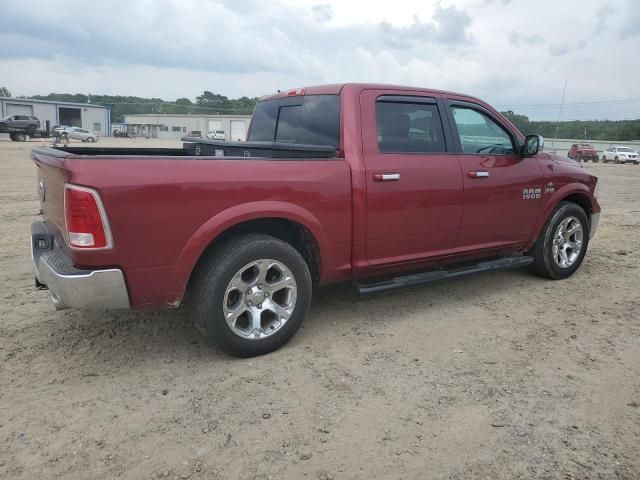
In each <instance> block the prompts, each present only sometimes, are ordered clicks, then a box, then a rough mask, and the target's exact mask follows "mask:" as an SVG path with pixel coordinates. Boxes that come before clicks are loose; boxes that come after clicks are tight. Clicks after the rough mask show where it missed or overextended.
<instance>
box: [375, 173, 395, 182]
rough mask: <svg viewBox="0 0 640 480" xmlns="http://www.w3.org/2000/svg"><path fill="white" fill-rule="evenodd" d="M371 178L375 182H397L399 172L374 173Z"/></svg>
mask: <svg viewBox="0 0 640 480" xmlns="http://www.w3.org/2000/svg"><path fill="white" fill-rule="evenodd" d="M373 180H374V181H376V182H397V181H398V180H400V174H399V173H374V174H373Z"/></svg>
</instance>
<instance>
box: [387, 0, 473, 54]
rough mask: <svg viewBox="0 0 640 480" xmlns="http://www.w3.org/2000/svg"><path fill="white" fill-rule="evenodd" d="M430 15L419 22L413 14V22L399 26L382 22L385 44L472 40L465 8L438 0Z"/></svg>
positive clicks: (469, 20) (443, 42) (444, 42)
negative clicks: (424, 20)
mask: <svg viewBox="0 0 640 480" xmlns="http://www.w3.org/2000/svg"><path fill="white" fill-rule="evenodd" d="M432 18H433V20H432V21H426V22H422V21H420V19H419V18H418V17H417V16H414V18H413V23H411V24H409V25H404V26H399V27H396V26H394V25H392V24H391V23H389V22H381V23H380V24H378V31H379V33H380V35H382V37H383V38H384V42H385V43H386V45H388V46H390V47H392V48H399V49H402V48H409V47H413V46H415V45H417V44H425V43H427V44H429V43H431V44H439V45H451V46H455V45H464V44H468V43H471V41H472V40H471V36H470V34H469V32H468V27H469V25H470V24H471V17H470V16H469V15H468V14H467V13H466V12H464V11H462V10H459V9H457V8H456V7H447V8H443V7H442V6H441V5H440V4H438V5H437V6H436V8H435V12H434V14H433V17H432Z"/></svg>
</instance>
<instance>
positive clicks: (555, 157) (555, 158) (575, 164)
mask: <svg viewBox="0 0 640 480" xmlns="http://www.w3.org/2000/svg"><path fill="white" fill-rule="evenodd" d="M547 155H548V157H549V159H550V160H553V161H554V162H556V163H562V164H563V165H571V166H572V167H578V168H583V166H582V164H581V163H580V162H576V161H575V160H571V159H570V158H567V157H562V156H560V155H557V154H555V153H547Z"/></svg>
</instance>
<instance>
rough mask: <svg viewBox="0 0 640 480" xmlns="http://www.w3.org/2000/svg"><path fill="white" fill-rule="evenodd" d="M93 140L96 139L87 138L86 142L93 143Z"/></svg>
mask: <svg viewBox="0 0 640 480" xmlns="http://www.w3.org/2000/svg"><path fill="white" fill-rule="evenodd" d="M95 141H96V139H95V138H93V137H89V138H87V142H89V143H95Z"/></svg>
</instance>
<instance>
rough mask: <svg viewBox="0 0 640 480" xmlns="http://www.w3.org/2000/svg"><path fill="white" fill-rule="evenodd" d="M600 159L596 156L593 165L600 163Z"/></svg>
mask: <svg viewBox="0 0 640 480" xmlns="http://www.w3.org/2000/svg"><path fill="white" fill-rule="evenodd" d="M599 160H600V159H599V158H598V156H597V155H596V156H595V157H593V163H598V161H599Z"/></svg>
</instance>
